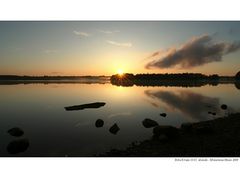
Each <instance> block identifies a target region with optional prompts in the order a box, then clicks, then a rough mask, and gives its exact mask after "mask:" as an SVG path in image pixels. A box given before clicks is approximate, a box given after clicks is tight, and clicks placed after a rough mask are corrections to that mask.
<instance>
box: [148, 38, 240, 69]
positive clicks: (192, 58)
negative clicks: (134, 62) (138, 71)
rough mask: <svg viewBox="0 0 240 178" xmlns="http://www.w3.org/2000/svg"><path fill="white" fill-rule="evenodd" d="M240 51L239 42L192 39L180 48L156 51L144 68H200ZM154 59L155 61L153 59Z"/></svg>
mask: <svg viewBox="0 0 240 178" xmlns="http://www.w3.org/2000/svg"><path fill="white" fill-rule="evenodd" d="M239 49H240V42H239V41H238V42H233V43H227V42H214V41H213V39H212V37H211V36H209V35H202V36H198V37H193V38H192V39H190V40H189V41H187V42H186V43H185V44H183V45H182V46H181V47H180V48H175V47H172V48H169V49H167V50H164V51H156V52H154V53H153V54H151V55H150V57H149V58H151V59H152V61H150V62H148V63H147V65H146V66H145V67H146V68H147V69H150V68H161V69H162V68H173V67H180V68H184V69H188V68H192V67H197V66H202V65H204V64H207V63H211V62H220V61H222V57H223V56H224V55H227V54H229V53H232V52H235V51H237V50H239ZM153 58H155V59H153Z"/></svg>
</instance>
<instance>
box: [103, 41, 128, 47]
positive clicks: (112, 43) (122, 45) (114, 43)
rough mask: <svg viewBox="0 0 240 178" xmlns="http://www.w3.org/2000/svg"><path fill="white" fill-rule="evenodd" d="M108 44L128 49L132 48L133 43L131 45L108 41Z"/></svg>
mask: <svg viewBox="0 0 240 178" xmlns="http://www.w3.org/2000/svg"><path fill="white" fill-rule="evenodd" d="M106 42H107V43H109V44H111V45H115V46H121V47H128V48H130V47H132V43H130V42H126V43H119V42H116V41H111V40H107V41H106Z"/></svg>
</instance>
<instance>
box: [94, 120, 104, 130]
mask: <svg viewBox="0 0 240 178" xmlns="http://www.w3.org/2000/svg"><path fill="white" fill-rule="evenodd" d="M103 125H104V121H103V120H102V119H98V120H96V122H95V126H96V127H97V128H98V127H102V126H103Z"/></svg>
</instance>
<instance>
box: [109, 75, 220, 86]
mask: <svg viewBox="0 0 240 178" xmlns="http://www.w3.org/2000/svg"><path fill="white" fill-rule="evenodd" d="M219 78H220V77H219V76H218V75H217V74H214V75H209V76H208V75H204V74H200V73H179V74H168V73H166V74H136V75H133V74H130V73H126V74H124V75H118V74H116V75H112V76H111V83H112V84H114V85H122V86H133V85H134V84H135V85H137V86H184V87H187V86H203V85H206V84H211V85H217V84H218V80H219Z"/></svg>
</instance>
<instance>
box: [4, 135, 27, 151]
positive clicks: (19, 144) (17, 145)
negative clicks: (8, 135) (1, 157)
mask: <svg viewBox="0 0 240 178" xmlns="http://www.w3.org/2000/svg"><path fill="white" fill-rule="evenodd" d="M28 147H29V141H28V139H26V138H22V139H17V140H13V141H11V142H10V143H9V144H8V146H7V151H8V153H10V154H18V153H21V152H24V151H26V150H27V149H28Z"/></svg>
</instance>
